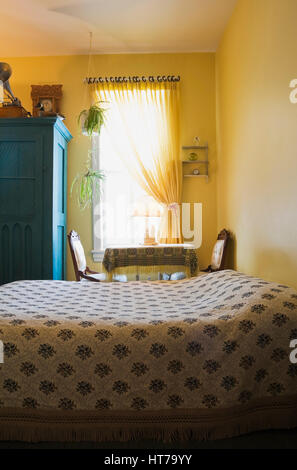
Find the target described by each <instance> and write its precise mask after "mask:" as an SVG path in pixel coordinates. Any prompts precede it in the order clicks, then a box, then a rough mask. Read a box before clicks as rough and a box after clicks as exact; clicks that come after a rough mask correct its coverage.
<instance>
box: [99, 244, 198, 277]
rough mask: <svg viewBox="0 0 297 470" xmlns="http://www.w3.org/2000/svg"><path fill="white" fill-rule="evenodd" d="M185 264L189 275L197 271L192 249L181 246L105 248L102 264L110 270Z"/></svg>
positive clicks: (196, 262) (195, 258)
mask: <svg viewBox="0 0 297 470" xmlns="http://www.w3.org/2000/svg"><path fill="white" fill-rule="evenodd" d="M163 265H168V266H186V267H188V268H189V269H190V272H191V276H194V275H195V274H196V273H197V269H198V259H197V253H196V250H194V249H187V248H183V247H178V246H176V247H164V246H157V247H141V248H138V247H137V248H136V247H135V248H107V249H106V250H105V253H104V258H103V266H104V267H105V269H106V271H108V272H111V271H113V270H114V269H116V268H121V267H124V266H163Z"/></svg>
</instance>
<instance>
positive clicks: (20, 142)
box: [0, 117, 72, 284]
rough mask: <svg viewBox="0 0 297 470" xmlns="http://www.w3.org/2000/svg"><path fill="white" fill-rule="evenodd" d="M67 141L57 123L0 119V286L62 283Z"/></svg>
mask: <svg viewBox="0 0 297 470" xmlns="http://www.w3.org/2000/svg"><path fill="white" fill-rule="evenodd" d="M71 138H72V136H71V134H70V133H69V131H68V129H67V128H66V127H65V125H64V124H63V122H62V121H61V119H59V118H56V117H41V118H11V119H0V284H6V283H7V282H12V281H16V280H21V279H65V277H66V208H67V201H66V193H67V144H68V142H69V141H70V139H71Z"/></svg>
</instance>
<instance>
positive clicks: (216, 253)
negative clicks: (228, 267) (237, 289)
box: [210, 229, 230, 271]
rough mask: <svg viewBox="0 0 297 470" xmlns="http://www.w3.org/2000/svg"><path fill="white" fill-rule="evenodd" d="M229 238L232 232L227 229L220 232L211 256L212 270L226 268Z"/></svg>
mask: <svg viewBox="0 0 297 470" xmlns="http://www.w3.org/2000/svg"><path fill="white" fill-rule="evenodd" d="M229 238H230V233H229V232H228V231H227V230H225V229H224V230H222V231H221V232H220V233H219V235H218V238H217V241H216V243H215V246H214V249H213V252H212V257H211V264H210V268H211V270H212V271H221V270H222V269H224V263H225V258H226V248H227V244H228V240H229Z"/></svg>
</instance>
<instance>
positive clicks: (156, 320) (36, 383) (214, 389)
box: [0, 271, 297, 414]
mask: <svg viewBox="0 0 297 470" xmlns="http://www.w3.org/2000/svg"><path fill="white" fill-rule="evenodd" d="M294 338H297V292H296V291H295V290H293V289H291V288H287V287H285V286H282V285H278V284H274V283H269V282H265V281H262V280H260V279H255V278H253V277H248V276H245V275H242V274H239V273H236V272H234V271H222V272H217V273H212V274H208V275H204V276H201V277H198V278H190V279H185V280H183V281H171V282H162V281H161V282H158V281H157V282H142V283H140V282H130V283H127V284H121V283H98V284H97V283H91V282H89V283H88V282H86V283H76V282H64V281H22V282H14V283H12V284H7V285H4V286H1V287H0V339H1V340H2V341H3V343H4V364H2V365H0V404H1V407H2V408H14V409H16V408H17V409H28V408H29V409H32V408H36V409H40V410H42V409H47V410H49V409H51V410H95V409H97V410H108V409H111V410H130V411H132V412H134V411H135V412H137V411H139V410H145V411H147V410H152V411H153V410H158V409H159V410H166V409H176V408H181V409H186V410H189V409H190V410H191V409H192V410H197V409H212V408H217V409H222V408H228V407H233V406H236V405H241V404H242V405H246V404H252V403H253V401H257V400H259V399H265V397H266V398H268V397H270V398H271V397H273V398H275V399H278V398H279V399H280V400H281V399H284V398H286V397H289V396H292V395H294V394H296V389H297V365H296V364H291V363H290V361H289V354H290V348H289V343H290V340H291V339H294ZM0 414H1V410H0Z"/></svg>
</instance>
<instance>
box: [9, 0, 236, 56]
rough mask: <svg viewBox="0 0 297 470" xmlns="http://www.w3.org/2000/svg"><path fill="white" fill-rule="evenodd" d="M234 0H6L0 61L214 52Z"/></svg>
mask: <svg viewBox="0 0 297 470" xmlns="http://www.w3.org/2000/svg"><path fill="white" fill-rule="evenodd" d="M236 1H237V0H9V1H6V2H4V1H3V2H1V38H4V41H3V40H2V41H1V54H2V56H3V57H19V56H39V55H43V56H44V55H68V54H69V55H72V54H87V53H88V51H89V32H90V31H92V33H93V47H92V50H93V53H98V54H115V53H149V52H155V53H158V52H206V51H215V50H216V48H217V46H218V43H219V41H220V38H221V35H222V33H223V31H224V28H225V26H226V24H227V22H228V19H229V18H230V16H231V13H232V10H233V8H234V5H235V3H236Z"/></svg>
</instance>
